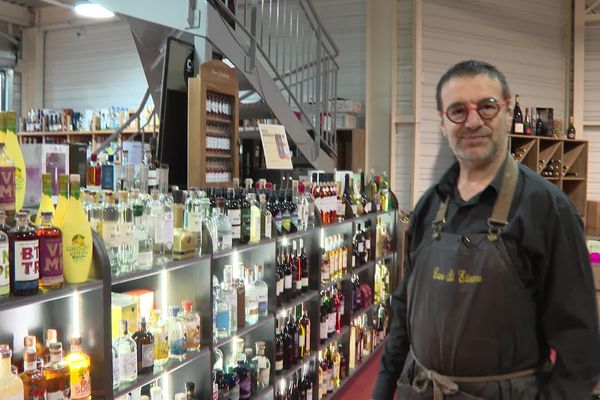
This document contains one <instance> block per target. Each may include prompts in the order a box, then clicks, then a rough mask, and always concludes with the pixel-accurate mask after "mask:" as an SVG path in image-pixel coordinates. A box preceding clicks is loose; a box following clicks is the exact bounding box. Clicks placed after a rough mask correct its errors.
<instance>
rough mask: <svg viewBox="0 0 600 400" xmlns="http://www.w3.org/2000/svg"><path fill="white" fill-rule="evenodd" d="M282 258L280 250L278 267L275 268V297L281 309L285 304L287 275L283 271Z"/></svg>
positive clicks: (277, 259)
mask: <svg viewBox="0 0 600 400" xmlns="http://www.w3.org/2000/svg"><path fill="white" fill-rule="evenodd" d="M281 257H282V255H281V249H279V253H278V254H277V258H276V267H275V279H276V284H275V295H276V297H277V307H280V306H281V303H282V302H283V293H284V289H285V274H284V272H283V269H282V263H281Z"/></svg>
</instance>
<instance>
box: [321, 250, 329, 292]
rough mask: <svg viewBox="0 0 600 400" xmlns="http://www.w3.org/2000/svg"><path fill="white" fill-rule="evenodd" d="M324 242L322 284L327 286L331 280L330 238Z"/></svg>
mask: <svg viewBox="0 0 600 400" xmlns="http://www.w3.org/2000/svg"><path fill="white" fill-rule="evenodd" d="M324 242H325V243H324V245H323V246H322V251H321V286H326V285H327V284H328V283H329V282H330V278H329V254H328V253H329V247H328V240H325V241H324Z"/></svg>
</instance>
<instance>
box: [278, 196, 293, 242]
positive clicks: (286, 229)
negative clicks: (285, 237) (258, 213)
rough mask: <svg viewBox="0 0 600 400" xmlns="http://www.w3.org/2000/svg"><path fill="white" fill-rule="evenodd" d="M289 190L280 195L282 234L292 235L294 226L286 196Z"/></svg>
mask: <svg viewBox="0 0 600 400" xmlns="http://www.w3.org/2000/svg"><path fill="white" fill-rule="evenodd" d="M286 192H287V190H285V189H283V188H282V190H281V191H280V193H279V204H280V208H281V233H283V234H286V233H290V230H291V228H292V227H291V224H292V214H291V212H290V205H289V203H288V201H287V196H286Z"/></svg>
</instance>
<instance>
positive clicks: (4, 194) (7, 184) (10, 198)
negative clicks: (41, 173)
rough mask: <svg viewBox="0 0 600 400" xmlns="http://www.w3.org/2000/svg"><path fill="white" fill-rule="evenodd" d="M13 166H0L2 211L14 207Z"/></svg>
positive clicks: (0, 203) (0, 205)
mask: <svg viewBox="0 0 600 400" xmlns="http://www.w3.org/2000/svg"><path fill="white" fill-rule="evenodd" d="M15 187H16V184H15V167H0V207H1V208H3V209H4V211H14V209H15Z"/></svg>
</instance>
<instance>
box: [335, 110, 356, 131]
mask: <svg viewBox="0 0 600 400" xmlns="http://www.w3.org/2000/svg"><path fill="white" fill-rule="evenodd" d="M335 127H336V129H354V128H356V116H355V115H352V114H348V113H340V112H338V113H337V114H336V116H335Z"/></svg>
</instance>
